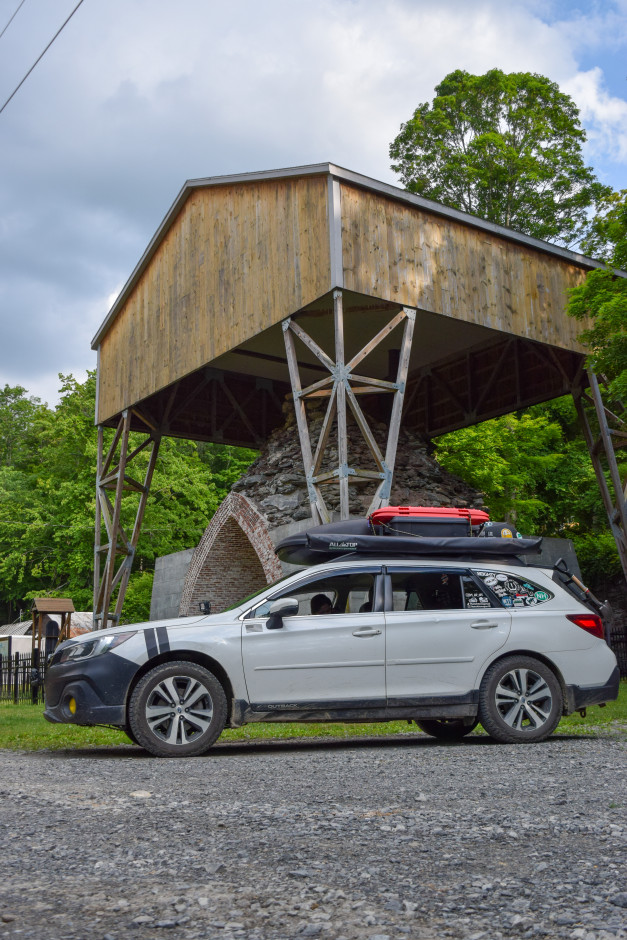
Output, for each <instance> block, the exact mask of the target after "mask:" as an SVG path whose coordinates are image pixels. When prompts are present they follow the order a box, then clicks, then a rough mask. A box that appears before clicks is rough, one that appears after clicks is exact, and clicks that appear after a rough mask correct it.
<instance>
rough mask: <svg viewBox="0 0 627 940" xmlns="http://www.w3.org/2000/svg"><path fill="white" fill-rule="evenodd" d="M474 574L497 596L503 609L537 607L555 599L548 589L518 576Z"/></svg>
mask: <svg viewBox="0 0 627 940" xmlns="http://www.w3.org/2000/svg"><path fill="white" fill-rule="evenodd" d="M474 573H475V574H476V575H477V577H478V578H479V579H480V580H481V581H482V582H483V584H485V585H486V586H487V587H489V588H490V590H491V591H493V592H494V594H496V596H497V597H498V599H499V601H500V602H501V604H502V606H503V607H511V608H516V607H536V606H537V605H538V604H546V602H547V601H550V600H552V599H553V598H554V597H555V594H553V593H552V592H551V591H549V590H547V589H546V588H543V587H540V585H539V584H535V583H534V582H533V581H528V580H527V579H526V578H520V577H519V576H518V575H514V574H509V573H508V574H505V573H504V572H502V571H486V570H483V569H482V570H480V571H475V572H474Z"/></svg>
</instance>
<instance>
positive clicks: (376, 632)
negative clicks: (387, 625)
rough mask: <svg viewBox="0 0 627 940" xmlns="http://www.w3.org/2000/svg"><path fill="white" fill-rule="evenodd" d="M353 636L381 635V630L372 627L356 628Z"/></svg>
mask: <svg viewBox="0 0 627 940" xmlns="http://www.w3.org/2000/svg"><path fill="white" fill-rule="evenodd" d="M353 636H381V631H380V630H373V629H372V628H371V627H369V628H368V629H364V630H355V632H354V633H353Z"/></svg>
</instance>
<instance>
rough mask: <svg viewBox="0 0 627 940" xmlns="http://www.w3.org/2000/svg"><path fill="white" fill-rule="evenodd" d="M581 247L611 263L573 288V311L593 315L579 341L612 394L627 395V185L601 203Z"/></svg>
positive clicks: (580, 317)
mask: <svg viewBox="0 0 627 940" xmlns="http://www.w3.org/2000/svg"><path fill="white" fill-rule="evenodd" d="M582 247H583V248H584V250H585V251H587V252H589V253H590V254H592V255H596V257H598V258H600V259H601V260H603V261H605V262H606V263H607V267H605V268H597V269H596V270H593V271H590V272H589V273H588V275H587V277H586V280H585V281H584V283H583V284H581V285H580V286H579V287H575V288H573V290H571V292H570V297H569V301H568V312H569V314H570V315H571V316H573V317H575V318H576V319H577V320H584V319H586V318H591V320H592V326H590V327H589V328H587V329H585V330H583V331H582V333H581V335H580V339H581V341H582V343H583V344H584V345H585V346H586V348H587V349H589V351H590V354H589V359H588V362H589V366H590V368H591V369H592V370H593V371H594V372H596V373H603V374H604V375H606V376H607V377H608V379H610V381H611V390H612V393H613V394H614V395H615V396H616V397H617V398H619V399H626V398H627V277H623V276H621V275H620V274H617V273H616V269H621V268H622V269H627V189H624V190H623V191H622V192H620V193H612V194H611V195H609V196H608V197H607V198H606V199H605V200H604V201H603V203H602V204H601V206H600V211H599V212H598V214H597V215H596V217H595V218H594V219H593V221H592V223H591V225H590V229H589V232H588V235H587V237H586V239H585V240H584V242H583V245H582Z"/></svg>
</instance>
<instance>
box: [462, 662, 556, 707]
mask: <svg viewBox="0 0 627 940" xmlns="http://www.w3.org/2000/svg"><path fill="white" fill-rule="evenodd" d="M511 656H527V657H529V658H530V659H537V660H538V662H541V663H544V665H545V666H548V667H549V669H550V670H551V672H552V673H553V675H554V676H555V678H556V679H557V681H558V682H559V684H560V688H561V690H562V703H563V704H562V714H564V715H566V714H568V711H567V709H568V686H567V685H566V682H565V681H564V676H563V675H562V673H561V672H560V670H559V669H558V668H557V666H556V665H555V663H554V662H553V660H551V659H549V657H548V656H545V655H544V654H543V653H537V652H536V651H535V650H533V651H532V650H526V649H515V650H507V652H506V653H500V655H498V656H496V657H495V658H494V659H492V660H490V661H489V662H488V663H485V667H484V669H483V670H482V672H481V678H480V680H479V685H481V683H482V682H483V677H484V676H485V674H486V672H487V671H488V669H490V667H491V666H494V665H495V664H496V663H500V662H501V661H502V660H504V659H509V658H510V657H511Z"/></svg>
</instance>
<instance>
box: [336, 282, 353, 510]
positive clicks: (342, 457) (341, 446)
mask: <svg viewBox="0 0 627 940" xmlns="http://www.w3.org/2000/svg"><path fill="white" fill-rule="evenodd" d="M333 322H334V326H335V387H336V402H335V407H336V413H337V456H338V462H339V465H340V466H339V471H340V472H339V477H340V518H341V519H348V517H349V514H350V510H349V502H348V435H347V429H346V385H347V381H348V380H347V379H346V376H345V374H344V371H345V369H344V307H343V304H342V291H341V290H334V291H333Z"/></svg>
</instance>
